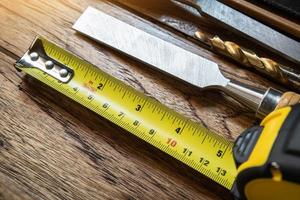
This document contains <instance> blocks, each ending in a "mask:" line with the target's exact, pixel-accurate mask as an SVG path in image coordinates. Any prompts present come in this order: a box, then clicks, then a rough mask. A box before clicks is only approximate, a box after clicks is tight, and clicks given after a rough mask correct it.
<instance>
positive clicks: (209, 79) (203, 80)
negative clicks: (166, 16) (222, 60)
mask: <svg viewBox="0 0 300 200" xmlns="http://www.w3.org/2000/svg"><path fill="white" fill-rule="evenodd" d="M73 28H74V29H75V30H77V31H79V32H81V33H82V34H84V35H87V36H89V37H91V38H92V39H94V40H96V41H99V42H101V43H103V44H105V45H107V46H110V47H112V48H114V49H117V50H119V51H121V52H123V53H125V54H127V55H129V56H132V57H133V58H135V59H137V60H139V61H142V62H144V63H146V64H149V65H150V66H152V67H155V68H157V69H159V70H161V71H163V72H166V73H168V74H171V75H173V76H175V77H177V78H179V79H181V80H184V81H186V82H188V83H190V84H193V85H195V86H198V87H200V88H204V87H207V86H226V85H227V83H228V82H229V80H228V79H227V78H225V77H224V76H223V75H222V74H221V72H220V70H219V67H218V65H217V64H216V63H214V62H212V61H209V60H207V59H205V58H203V57H201V56H199V55H196V54H193V53H191V52H189V51H187V50H184V49H182V48H180V47H178V46H176V45H174V44H171V43H169V42H166V41H164V40H162V39H160V38H158V37H155V36H153V35H150V34H149V33H146V32H144V31H142V30H140V29H137V28H135V27H133V26H131V25H129V24H126V23H124V22H122V21H120V20H118V19H116V18H114V17H112V16H109V15H107V14H105V13H103V12H101V11H99V10H97V9H95V8H92V7H89V8H87V9H86V11H85V12H84V13H83V14H82V15H81V17H80V18H79V19H78V20H77V22H76V23H75V25H74V26H73Z"/></svg>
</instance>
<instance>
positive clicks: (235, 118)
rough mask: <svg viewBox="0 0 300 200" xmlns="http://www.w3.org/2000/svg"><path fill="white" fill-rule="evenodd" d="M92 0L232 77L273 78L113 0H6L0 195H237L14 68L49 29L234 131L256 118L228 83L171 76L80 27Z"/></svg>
mask: <svg viewBox="0 0 300 200" xmlns="http://www.w3.org/2000/svg"><path fill="white" fill-rule="evenodd" d="M88 5H92V6H95V7H97V8H98V9H101V10H103V11H105V12H107V13H109V14H111V15H114V16H116V17H118V18H119V19H122V20H124V21H126V22H128V23H131V24H134V25H135V26H137V27H139V28H143V29H144V30H146V31H148V32H150V33H152V34H154V35H157V36H159V37H161V38H163V39H165V40H168V41H170V42H173V43H175V44H177V45H180V46H183V48H186V49H188V50H190V51H193V52H195V53H197V54H199V55H203V56H205V57H207V58H209V59H212V60H214V61H216V62H217V63H219V64H220V65H221V66H222V70H223V72H224V74H225V75H226V76H228V77H235V79H238V80H240V81H242V82H244V83H248V84H251V85H254V86H258V87H263V88H265V87H266V86H267V85H272V84H271V83H270V82H268V81H266V80H263V79H262V78H260V77H259V76H257V75H255V74H253V73H252V72H249V71H244V70H242V69H239V68H238V67H237V66H235V65H234V64H232V63H230V62H228V61H227V60H225V59H224V58H221V57H219V56H216V55H214V54H213V53H211V52H210V51H208V50H205V49H204V48H202V47H199V46H198V45H197V44H194V43H193V42H192V41H191V40H188V39H186V38H184V37H183V36H182V35H178V34H177V33H173V32H172V30H166V29H165V27H163V26H161V25H160V24H157V23H155V22H153V21H148V20H145V19H143V18H141V17H138V16H136V15H134V14H133V13H131V12H129V11H127V10H124V9H122V8H120V7H118V6H116V5H115V4H113V3H110V2H104V1H98V0H84V1H80V0H77V1H58V0H57V1H54V0H53V1H51V2H50V1H47V0H41V1H38V0H36V1H34V0H30V1H22V0H15V1H9V0H2V1H1V2H0V18H1V19H3V20H1V21H0V26H1V27H5V28H4V29H2V30H1V35H0V113H1V117H0V199H95V198H97V199H154V198H159V199H227V198H229V193H228V191H226V190H225V189H223V188H222V187H220V186H218V185H217V184H215V183H213V182H212V181H210V180H208V179H207V178H205V177H203V176H202V175H201V174H199V173H198V172H196V171H194V170H192V169H190V168H188V167H186V166H185V165H183V164H181V163H179V162H178V161H176V160H174V159H173V158H171V157H169V156H167V155H166V154H164V153H162V152H160V151H159V150H156V149H154V148H153V147H151V146H150V145H148V144H146V143H145V142H143V141H141V140H139V139H137V138H135V137H134V136H132V135H131V134H129V133H126V132H125V131H123V130H121V129H120V128H118V127H116V126H115V125H113V124H111V123H109V122H108V121H106V120H104V119H102V118H101V117H99V116H97V115H95V114H93V113H92V112H90V111H88V110H87V109H85V108H83V107H82V106H80V105H78V104H76V103H74V102H72V101H70V100H68V99H67V98H65V97H63V96H62V95H58V94H57V93H56V92H55V91H53V90H51V89H49V88H48V87H46V86H44V85H42V84H40V83H39V82H37V81H36V80H33V79H32V78H28V77H27V76H24V75H22V74H21V73H18V72H17V71H16V70H15V69H14V67H13V64H14V62H15V61H16V59H17V57H19V56H21V55H22V54H23V53H24V52H25V51H26V49H27V48H28V47H29V45H30V43H31V41H32V40H33V38H34V37H35V35H36V34H40V35H43V36H45V37H46V38H48V39H50V40H52V41H54V42H55V43H57V44H59V45H60V46H62V47H63V48H65V49H67V50H69V51H72V52H74V53H76V54H78V55H79V56H81V57H82V58H84V59H86V60H88V61H90V62H92V63H93V64H95V65H97V66H99V67H100V68H101V69H103V70H105V71H106V72H108V73H109V74H111V75H113V76H115V77H117V78H119V79H121V80H122V81H124V82H126V83H127V84H129V85H131V86H132V87H134V88H136V89H137V90H139V91H142V92H144V93H146V94H147V95H149V96H151V97H153V98H156V99H157V100H159V101H160V102H162V103H163V104H165V105H167V106H168V107H170V108H172V109H175V110H177V111H178V112H180V113H181V114H183V115H185V116H187V117H189V118H191V119H193V120H194V121H196V122H199V123H201V124H203V125H204V126H206V127H207V128H209V129H211V130H214V131H216V132H217V133H219V134H220V135H223V136H224V137H227V138H228V139H230V140H233V139H234V138H235V137H236V136H237V135H238V134H239V133H240V132H241V131H243V130H244V129H245V128H246V127H248V126H250V125H251V124H252V123H253V122H254V117H253V113H251V112H250V111H249V110H248V109H246V108H244V107H243V106H242V105H240V104H238V103H237V102H235V101H234V100H233V99H231V98H229V97H227V96H225V95H223V94H221V93H219V92H216V91H199V90H198V89H196V88H191V87H190V86H188V85H185V84H183V83H181V82H179V81H175V80H170V78H167V77H166V76H165V75H162V74H160V73H159V72H156V71H153V70H151V69H148V68H147V67H146V66H145V65H143V64H141V63H139V62H135V61H132V60H130V59H128V58H127V57H126V56H124V55H121V54H118V53H116V52H114V51H112V50H111V49H109V48H106V47H104V46H102V45H99V44H96V43H94V42H92V41H91V40H89V39H87V38H85V37H83V36H81V35H79V34H76V33H75V31H73V30H72V29H71V26H72V24H73V23H74V22H75V20H76V19H77V18H78V17H79V16H80V14H81V12H82V11H83V10H84V9H85V8H86V7H87V6H88ZM174 14H175V13H174ZM253 80H256V81H255V82H254V81H253Z"/></svg>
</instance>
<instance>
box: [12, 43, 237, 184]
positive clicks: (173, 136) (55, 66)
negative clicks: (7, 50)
mask: <svg viewBox="0 0 300 200" xmlns="http://www.w3.org/2000/svg"><path fill="white" fill-rule="evenodd" d="M37 44H41V45H40V46H39V47H38V48H40V49H37V48H36V47H37V46H38V45H37ZM43 51H44V53H45V54H46V55H47V56H48V57H47V58H46V59H44V58H43V57H45V56H43V55H42V54H43V53H39V52H43ZM30 55H31V57H30ZM49 60H50V61H49ZM47 61H48V62H47ZM45 63H46V64H45ZM34 65H36V66H38V67H34ZM64 67H66V69H67V70H70V74H71V76H70V80H68V81H66V82H63V81H59V80H58V79H57V78H55V75H53V73H55V72H58V74H59V73H60V75H61V76H62V77H67V75H66V74H64V73H65V72H66V70H65V69H64ZM16 68H17V69H20V70H22V71H24V72H25V73H27V74H29V75H31V76H33V77H35V78H36V79H38V80H40V81H42V82H44V83H45V84H47V85H49V86H50V87H52V88H54V89H55V90H56V91H58V92H60V93H62V94H64V95H66V96H67V97H69V98H71V99H73V100H75V101H77V102H78V103H80V104H81V105H83V106H85V107H86V108H88V109H90V110H92V111H94V112H96V113H98V114H99V115H101V116H103V117H104V118H106V119H108V120H110V121H111V122H112V123H114V124H116V125H118V126H120V127H122V128H124V129H125V130H127V131H128V132H130V133H132V134H134V135H136V136H138V137H139V138H141V139H143V140H145V141H146V142H148V143H150V144H152V145H153V146H155V147H156V148H158V149H160V150H162V151H164V152H166V153H167V154H169V155H171V156H173V157H174V158H176V159H178V160H180V161H181V162H183V163H185V164H186V165H188V166H190V167H192V168H194V169H196V170H197V171H199V172H201V173H202V174H204V175H206V176H207V177H209V178H211V179H213V180H214V181H215V182H217V183H219V184H221V185H223V186H224V187H226V188H228V189H231V187H232V185H233V182H234V180H235V176H236V174H237V172H236V167H235V163H234V160H233V155H232V146H233V144H232V143H231V142H229V141H227V140H225V139H224V138H222V137H220V136H218V135H217V134H215V133H213V132H211V131H209V130H208V129H206V128H204V127H202V126H201V125H200V124H197V123H195V122H193V121H191V120H189V119H187V118H185V117H183V116H181V115H180V114H178V113H176V112H174V111H172V110H171V109H169V108H167V107H166V106H164V105H162V104H161V103H159V102H158V101H156V100H154V99H152V98H149V97H147V96H145V95H144V94H142V93H141V92H138V91H136V90H135V89H133V88H132V87H130V86H127V85H126V84H124V83H123V82H121V81H120V80H117V79H116V78H114V77H112V76H110V75H108V74H107V73H105V72H103V71H101V70H100V69H99V68H97V67H95V66H94V65H92V64H90V63H88V62H86V61H84V60H82V59H80V58H78V57H76V56H74V55H73V54H71V53H69V52H67V51H65V50H63V49H61V48H60V47H58V46H56V45H55V44H53V43H51V42H49V41H47V40H45V39H43V38H37V39H36V40H35V42H34V43H33V45H32V47H31V48H30V49H29V50H28V52H26V54H25V55H24V56H23V58H21V59H20V60H19V61H18V62H17V63H16ZM62 69H63V70H65V71H63V70H62ZM48 71H49V73H48ZM63 72H64V73H63Z"/></svg>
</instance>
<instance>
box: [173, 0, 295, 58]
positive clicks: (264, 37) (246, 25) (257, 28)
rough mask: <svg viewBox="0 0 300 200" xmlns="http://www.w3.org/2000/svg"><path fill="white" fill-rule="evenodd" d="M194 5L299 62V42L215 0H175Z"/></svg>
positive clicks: (276, 51) (248, 36)
mask: <svg viewBox="0 0 300 200" xmlns="http://www.w3.org/2000/svg"><path fill="white" fill-rule="evenodd" d="M176 1H178V2H181V3H185V4H187V5H190V6H193V7H195V8H196V9H197V10H199V12H201V13H202V14H203V13H204V14H206V15H208V16H210V17H212V18H214V19H215V20H218V21H219V22H222V23H223V24H226V25H227V26H229V27H231V28H233V29H234V30H236V31H238V32H240V33H242V34H243V35H244V36H246V37H247V38H249V39H251V40H252V41H254V42H258V43H260V44H261V45H262V46H265V47H266V48H268V49H269V50H271V51H273V52H274V53H278V54H280V55H282V56H283V57H285V58H286V59H289V60H291V61H293V62H296V63H300V42H299V41H297V40H294V39H292V38H289V37H288V36H286V35H284V34H282V33H280V32H278V31H276V30H275V29H272V28H271V27H268V26H266V25H264V24H263V23H260V22H259V21H256V20H255V19H253V18H251V17H248V16H247V15H245V14H243V13H241V12H239V11H237V10H235V9H232V8H231V7H229V6H227V5H225V4H223V3H221V2H219V1H217V0H176Z"/></svg>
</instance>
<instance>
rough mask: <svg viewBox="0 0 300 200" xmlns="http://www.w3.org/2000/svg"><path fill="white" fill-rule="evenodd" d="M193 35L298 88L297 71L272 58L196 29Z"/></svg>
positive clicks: (299, 82) (299, 81)
mask: <svg viewBox="0 0 300 200" xmlns="http://www.w3.org/2000/svg"><path fill="white" fill-rule="evenodd" d="M195 37H196V38H197V39H198V40H199V41H201V42H204V43H205V44H208V45H209V46H210V48H212V49H213V50H214V51H216V52H218V53H221V54H223V55H225V56H227V57H230V58H232V59H234V60H235V61H237V62H239V63H241V64H242V65H244V66H247V67H253V68H255V69H256V70H258V71H259V72H261V73H263V74H265V75H268V76H269V77H271V78H273V79H274V80H276V81H278V82H280V83H282V84H284V85H289V86H291V87H292V88H294V89H297V90H299V87H300V73H299V72H296V71H295V70H293V69H291V68H289V67H286V66H284V65H281V64H279V63H277V62H276V61H274V60H272V59H269V58H263V57H260V56H258V55H257V54H256V53H254V52H252V51H251V50H248V49H245V48H243V47H241V46H240V45H238V44H236V43H234V42H231V41H224V40H222V39H221V38H220V37H218V36H214V37H212V38H210V37H209V36H207V35H206V34H204V33H203V32H200V31H197V32H196V33H195Z"/></svg>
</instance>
